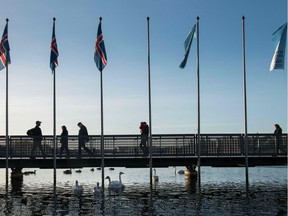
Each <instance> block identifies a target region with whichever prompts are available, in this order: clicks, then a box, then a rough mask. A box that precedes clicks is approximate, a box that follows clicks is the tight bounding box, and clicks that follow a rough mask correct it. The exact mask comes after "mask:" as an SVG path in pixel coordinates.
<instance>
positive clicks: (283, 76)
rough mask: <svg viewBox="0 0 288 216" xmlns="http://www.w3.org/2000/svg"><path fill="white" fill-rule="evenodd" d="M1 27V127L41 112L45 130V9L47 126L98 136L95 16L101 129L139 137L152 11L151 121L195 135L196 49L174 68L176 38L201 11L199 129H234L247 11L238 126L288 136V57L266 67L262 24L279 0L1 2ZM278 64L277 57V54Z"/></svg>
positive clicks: (272, 24)
mask: <svg viewBox="0 0 288 216" xmlns="http://www.w3.org/2000/svg"><path fill="white" fill-rule="evenodd" d="M1 8H2V10H1V14H0V34H1V35H2V33H3V30H4V27H5V24H6V18H8V19H9V24H8V25H9V27H8V38H9V44H10V56H11V64H10V65H9V67H8V110H9V115H8V116H9V118H8V122H9V127H8V129H9V134H10V135H25V134H26V131H27V130H28V129H30V128H32V127H34V126H35V122H36V120H40V121H42V125H41V128H42V133H43V134H44V135H52V134H53V75H52V73H51V70H50V67H49V61H50V42H51V36H52V24H53V17H55V18H56V24H55V25H56V27H55V33H56V39H57V44H58V51H59V57H58V62H59V66H58V67H57V68H56V77H55V78H56V132H57V134H60V133H61V126H62V125H66V127H67V129H68V131H69V134H70V135H77V134H78V130H79V128H78V126H77V123H78V122H82V123H83V124H84V125H85V126H86V127H87V129H88V132H89V134H90V135H99V134H101V100H100V73H99V71H98V69H97V67H96V65H95V62H94V46H95V41H96V35H97V28H98V24H99V17H102V32H103V35H104V41H105V47H106V53H107V60H108V64H107V65H106V67H105V68H104V70H103V74H102V75H103V106H104V115H103V118H104V134H115V135H118V134H139V124H140V122H141V121H146V122H147V123H148V124H150V122H149V97H148V48H147V37H148V33H147V17H150V25H149V27H150V29H149V30H150V59H151V64H150V73H151V79H150V81H151V119H152V121H151V130H152V133H153V134H186V133H189V134H196V133H197V115H198V114H197V104H198V101H197V53H196V47H197V46H196V39H194V41H193V44H192V47H191V50H190V55H189V59H188V62H187V65H186V67H185V68H184V69H180V68H179V64H180V63H181V61H182V59H183V56H184V45H183V44H184V41H185V39H186V37H187V35H188V33H189V32H190V30H191V29H192V27H193V25H194V24H195V23H196V17H197V16H199V17H200V20H199V53H200V55H199V62H200V65H199V66H200V67H199V68H200V131H201V133H244V102H243V101H244V99H243V98H244V93H243V58H242V16H245V42H246V47H245V48H246V82H247V88H246V90H247V130H248V133H257V132H258V133H273V131H274V124H275V123H278V124H279V125H280V126H281V127H282V129H283V132H285V133H287V66H286V67H285V69H284V70H274V71H273V72H270V71H269V67H270V63H271V59H272V56H273V53H274V48H275V46H274V43H273V41H272V33H273V32H275V31H276V30H277V29H278V28H279V27H280V26H281V25H283V24H284V23H285V22H287V0H277V1H275V0H253V1H251V0H241V1H237V0H217V1H216V0H201V1H200V0H181V1H172V0H157V1H155V0H145V1H141V0H121V1H118V0H81V1H79V0H78V1H77V0H61V1H59V0H49V1H38V0H25V1H21V0H9V1H4V0H1ZM286 65H287V61H286ZM0 98H1V100H0V135H5V133H6V112H5V106H6V105H5V104H6V70H5V69H3V70H1V71H0Z"/></svg>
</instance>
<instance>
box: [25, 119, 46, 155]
mask: <svg viewBox="0 0 288 216" xmlns="http://www.w3.org/2000/svg"><path fill="white" fill-rule="evenodd" d="M41 123H42V122H41V121H36V126H35V127H34V128H31V129H30V130H28V131H27V135H28V136H30V137H31V138H32V139H33V144H32V150H31V157H30V159H35V151H36V149H37V147H38V148H39V149H40V151H41V153H42V155H43V157H44V158H45V152H44V150H43V148H42V145H41V141H42V139H43V137H42V131H41V128H40V126H41Z"/></svg>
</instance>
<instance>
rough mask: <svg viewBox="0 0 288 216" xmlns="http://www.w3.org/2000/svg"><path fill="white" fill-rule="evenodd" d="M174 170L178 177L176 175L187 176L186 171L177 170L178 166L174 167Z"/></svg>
mask: <svg viewBox="0 0 288 216" xmlns="http://www.w3.org/2000/svg"><path fill="white" fill-rule="evenodd" d="M174 170H175V175H176V174H180V175H183V174H185V171H184V170H176V166H174Z"/></svg>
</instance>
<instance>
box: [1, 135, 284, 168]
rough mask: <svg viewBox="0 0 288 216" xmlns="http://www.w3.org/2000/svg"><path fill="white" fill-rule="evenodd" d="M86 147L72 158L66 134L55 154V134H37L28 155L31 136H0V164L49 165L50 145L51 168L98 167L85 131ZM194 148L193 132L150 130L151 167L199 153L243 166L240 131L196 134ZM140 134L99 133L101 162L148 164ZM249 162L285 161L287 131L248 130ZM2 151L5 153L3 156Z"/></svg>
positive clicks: (96, 147)
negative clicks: (64, 143) (33, 151)
mask: <svg viewBox="0 0 288 216" xmlns="http://www.w3.org/2000/svg"><path fill="white" fill-rule="evenodd" d="M89 137H90V141H89V142H88V143H87V144H86V147H88V148H89V149H91V150H92V152H93V155H89V154H88V153H86V152H85V151H83V150H82V157H81V158H78V157H77V156H78V137H77V136H69V138H68V139H69V144H68V146H69V150H70V155H69V157H65V152H64V155H62V157H60V146H61V144H60V137H57V140H56V149H54V139H53V136H43V140H42V148H43V150H44V152H45V156H44V157H43V155H42V153H41V152H40V151H39V149H37V151H36V155H35V156H36V157H35V158H33V159H30V157H31V149H32V143H33V141H32V139H31V138H29V137H27V136H9V137H8V139H9V142H8V148H6V137H5V136H0V168H5V167H6V164H7V162H8V167H9V168H15V167H19V168H47V169H50V168H53V165H54V158H53V156H54V150H56V167H57V168H81V167H99V166H101V161H102V152H101V136H94V135H93V136H89ZM200 137H201V138H200V152H199V151H198V148H197V146H198V145H197V140H198V139H197V135H195V134H153V135H152V151H151V152H152V164H153V167H168V166H191V165H193V164H197V160H198V153H200V154H199V155H200V158H201V166H222V167H237V166H245V155H246V154H245V146H244V135H243V134H201V136H200ZM140 142H141V137H140V135H105V136H104V164H105V167H131V168H136V167H149V157H147V156H145V155H143V153H142V151H141V149H140V148H139V144H140ZM247 143H248V161H249V166H262V165H265V166H266V165H286V164H287V134H283V135H282V139H280V143H277V142H276V137H275V135H274V134H258V133H257V134H248V135H247ZM7 156H8V157H7Z"/></svg>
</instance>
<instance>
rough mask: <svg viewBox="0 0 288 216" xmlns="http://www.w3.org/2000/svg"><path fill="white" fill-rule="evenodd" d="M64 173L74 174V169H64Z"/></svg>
mask: <svg viewBox="0 0 288 216" xmlns="http://www.w3.org/2000/svg"><path fill="white" fill-rule="evenodd" d="M63 173H64V174H72V170H71V169H68V170H64V171H63Z"/></svg>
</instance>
